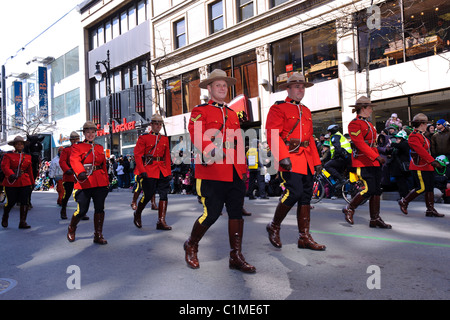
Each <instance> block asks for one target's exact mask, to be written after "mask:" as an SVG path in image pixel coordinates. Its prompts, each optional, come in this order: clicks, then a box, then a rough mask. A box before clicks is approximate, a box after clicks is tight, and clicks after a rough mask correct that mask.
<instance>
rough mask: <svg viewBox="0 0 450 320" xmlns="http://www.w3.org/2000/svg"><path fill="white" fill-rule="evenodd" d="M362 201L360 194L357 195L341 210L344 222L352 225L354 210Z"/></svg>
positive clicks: (362, 197)
mask: <svg viewBox="0 0 450 320" xmlns="http://www.w3.org/2000/svg"><path fill="white" fill-rule="evenodd" d="M363 201H364V196H362V195H361V193H358V194H357V195H356V196H354V197H353V199H352V200H351V201H350V203H349V204H348V205H347V206H346V207H345V208H343V209H342V212H343V213H344V214H345V221H347V222H348V223H350V224H353V215H354V214H355V210H356V208H357V207H358V206H359V205H360V204H361V202H363Z"/></svg>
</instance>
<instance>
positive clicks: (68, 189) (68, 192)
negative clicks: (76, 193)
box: [61, 181, 75, 207]
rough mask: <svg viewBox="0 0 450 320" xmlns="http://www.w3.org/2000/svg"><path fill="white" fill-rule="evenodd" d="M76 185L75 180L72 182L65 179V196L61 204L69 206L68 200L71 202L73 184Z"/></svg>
mask: <svg viewBox="0 0 450 320" xmlns="http://www.w3.org/2000/svg"><path fill="white" fill-rule="evenodd" d="M74 185H75V183H74V182H70V181H64V182H63V188H64V195H63V198H62V200H61V206H62V207H66V206H67V202H69V199H70V195H71V194H72V192H73V186H74Z"/></svg>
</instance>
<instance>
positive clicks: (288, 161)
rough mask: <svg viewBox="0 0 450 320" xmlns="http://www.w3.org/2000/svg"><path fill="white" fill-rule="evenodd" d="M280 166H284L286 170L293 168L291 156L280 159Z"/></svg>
mask: <svg viewBox="0 0 450 320" xmlns="http://www.w3.org/2000/svg"><path fill="white" fill-rule="evenodd" d="M280 167H282V168H283V169H285V170H289V171H290V170H291V169H292V162H291V159H290V158H284V159H282V160H280Z"/></svg>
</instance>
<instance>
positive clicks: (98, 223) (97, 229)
mask: <svg viewBox="0 0 450 320" xmlns="http://www.w3.org/2000/svg"><path fill="white" fill-rule="evenodd" d="M104 220H105V213H104V212H100V213H94V243H98V244H107V243H108V241H106V240H105V239H104V238H103V221H104Z"/></svg>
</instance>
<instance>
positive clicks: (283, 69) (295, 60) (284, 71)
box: [272, 35, 302, 91]
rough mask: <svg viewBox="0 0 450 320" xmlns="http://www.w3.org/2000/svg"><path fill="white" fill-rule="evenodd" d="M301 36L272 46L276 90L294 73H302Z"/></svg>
mask: <svg viewBox="0 0 450 320" xmlns="http://www.w3.org/2000/svg"><path fill="white" fill-rule="evenodd" d="M301 54H302V53H301V46H300V36H299V35H295V36H292V37H289V38H286V39H282V40H280V41H277V42H274V43H273V44H272V56H273V72H274V83H275V85H274V87H275V88H274V89H275V91H278V86H279V85H280V84H282V83H284V82H286V81H287V79H288V78H289V76H290V75H291V74H292V72H302V56H301Z"/></svg>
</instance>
